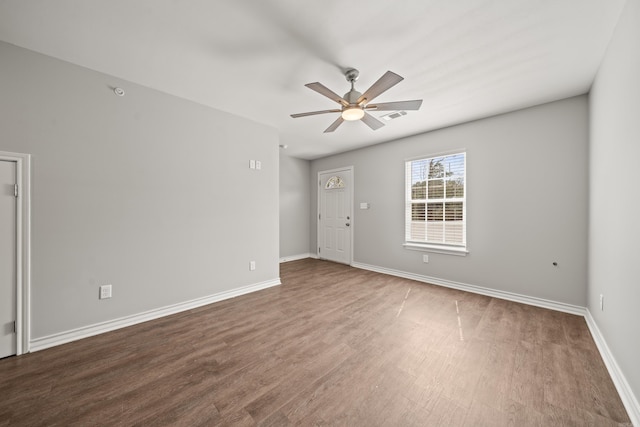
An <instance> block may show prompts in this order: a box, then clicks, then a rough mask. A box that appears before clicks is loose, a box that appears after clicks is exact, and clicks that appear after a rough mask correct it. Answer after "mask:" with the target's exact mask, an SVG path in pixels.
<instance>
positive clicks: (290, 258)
mask: <svg viewBox="0 0 640 427" xmlns="http://www.w3.org/2000/svg"><path fill="white" fill-rule="evenodd" d="M314 257H315V255H312V254H310V253H308V252H307V253H306V254H298V255H289V256H285V257H282V258H280V263H281V264H282V263H283V262H289V261H297V260H299V259H305V258H314Z"/></svg>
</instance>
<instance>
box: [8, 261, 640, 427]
mask: <svg viewBox="0 0 640 427" xmlns="http://www.w3.org/2000/svg"><path fill="white" fill-rule="evenodd" d="M281 279H282V285H281V286H278V287H274V288H270V289H266V290H263V291H260V292H256V293H252V294H249V295H244V296H241V297H237V298H234V299H231V300H227V301H223V302H220V303H216V304H212V305H208V306H206V307H201V308H198V309H195V310H191V311H188V312H184V313H180V314H177V315H173V316H169V317H166V318H163V319H159V320H155V321H151V322H147V323H143V324H139V325H136V326H132V327H129V328H125V329H121V330H118V331H114V332H110V333H107V334H103V335H100V336H96V337H92V338H87V339H84V340H81V341H77V342H74V343H70V344H66V345H63V346H59V347H55V348H51V349H48V350H43V351H40V352H37V353H31V354H27V355H24V356H20V357H11V358H6V359H3V360H0V426H13V425H18V426H112V425H113V426H133V425H141V426H142V425H148V426H164V425H171V426H199V425H202V426H210V425H238V426H252V425H263V426H288V425H346V426H413V425H417V426H440V425H442V426H485V425H486V426H507V425H513V426H620V425H625V426H630V425H631V424H630V422H629V418H628V416H627V414H626V412H625V410H624V407H623V405H622V403H621V401H620V398H619V396H618V394H617V392H616V390H615V388H614V385H613V383H612V381H611V379H610V377H609V375H608V373H607V370H606V368H605V366H604V364H603V362H602V360H601V358H600V356H599V354H598V351H597V349H596V346H595V344H594V342H593V340H592V338H591V336H590V334H589V331H588V329H587V326H586V323H585V321H584V319H583V318H581V317H579V316H573V315H569V314H564V313H558V312H554V311H550V310H545V309H541V308H536V307H531V306H527V305H522V304H517V303H513V302H508V301H503V300H499V299H495V298H490V297H485V296H481V295H475V294H470V293H466V292H462V291H456V290H451V289H447V288H442V287H438V286H432V285H426V284H423V283H419V282H414V281H411V280H405V279H400V278H396V277H392V276H386V275H383V274H378V273H373V272H369V271H364V270H359V269H355V268H351V267H348V266H344V265H339V264H334V263H330V262H325V261H319V260H311V259H307V260H300V261H294V262H289V263H286V264H282V265H281Z"/></svg>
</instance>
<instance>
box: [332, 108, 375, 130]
mask: <svg viewBox="0 0 640 427" xmlns="http://www.w3.org/2000/svg"><path fill="white" fill-rule="evenodd" d="M341 118H342V117H341ZM360 120H362V121H363V122H364V123H365V124H366V125H367V126H369V127H370V128H371V129H373V130H378V129H380V128H381V127H382V126H384V123H382V122H381V121H380V120H378V119H376V118H375V117H373V116H372V115H371V114H369V113H367V112H365V113H364V116H363V117H362V118H361V119H360Z"/></svg>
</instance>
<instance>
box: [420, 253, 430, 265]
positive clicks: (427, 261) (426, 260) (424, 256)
mask: <svg viewBox="0 0 640 427" xmlns="http://www.w3.org/2000/svg"><path fill="white" fill-rule="evenodd" d="M422 262H424V263H425V264H428V263H429V255H422Z"/></svg>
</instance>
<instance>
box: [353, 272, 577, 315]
mask: <svg viewBox="0 0 640 427" xmlns="http://www.w3.org/2000/svg"><path fill="white" fill-rule="evenodd" d="M351 265H352V267H355V268H361V269H363V270H370V271H375V272H377V273H383V274H389V275H391V276H397V277H402V278H405V279H411V280H417V281H419V282H424V283H430V284H432V285H438V286H444V287H446V288H452V289H458V290H461V291H467V292H472V293H474V294H480V295H486V296H489V297H494V298H499V299H504V300H508V301H514V302H519V303H522V304H527V305H533V306H536V307H542V308H548V309H551V310H556V311H562V312H564V313H570V314H576V315H578V316H584V314H585V310H586V309H585V308H584V307H580V306H577V305H572V304H566V303H563V302H557V301H551V300H547V299H543V298H536V297H530V296H527V295H522V294H516V293H513V292H506V291H499V290H496V289H491V288H485V287H482V286H476V285H469V284H467V283H461V282H454V281H452V280H446V279H439V278H437V277H430V276H423V275H421V274H415V273H408V272H405V271H400V270H393V269H391V268H385V267H378V266H375V265H369V264H362V263H359V262H354V263H353V264H351Z"/></svg>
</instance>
